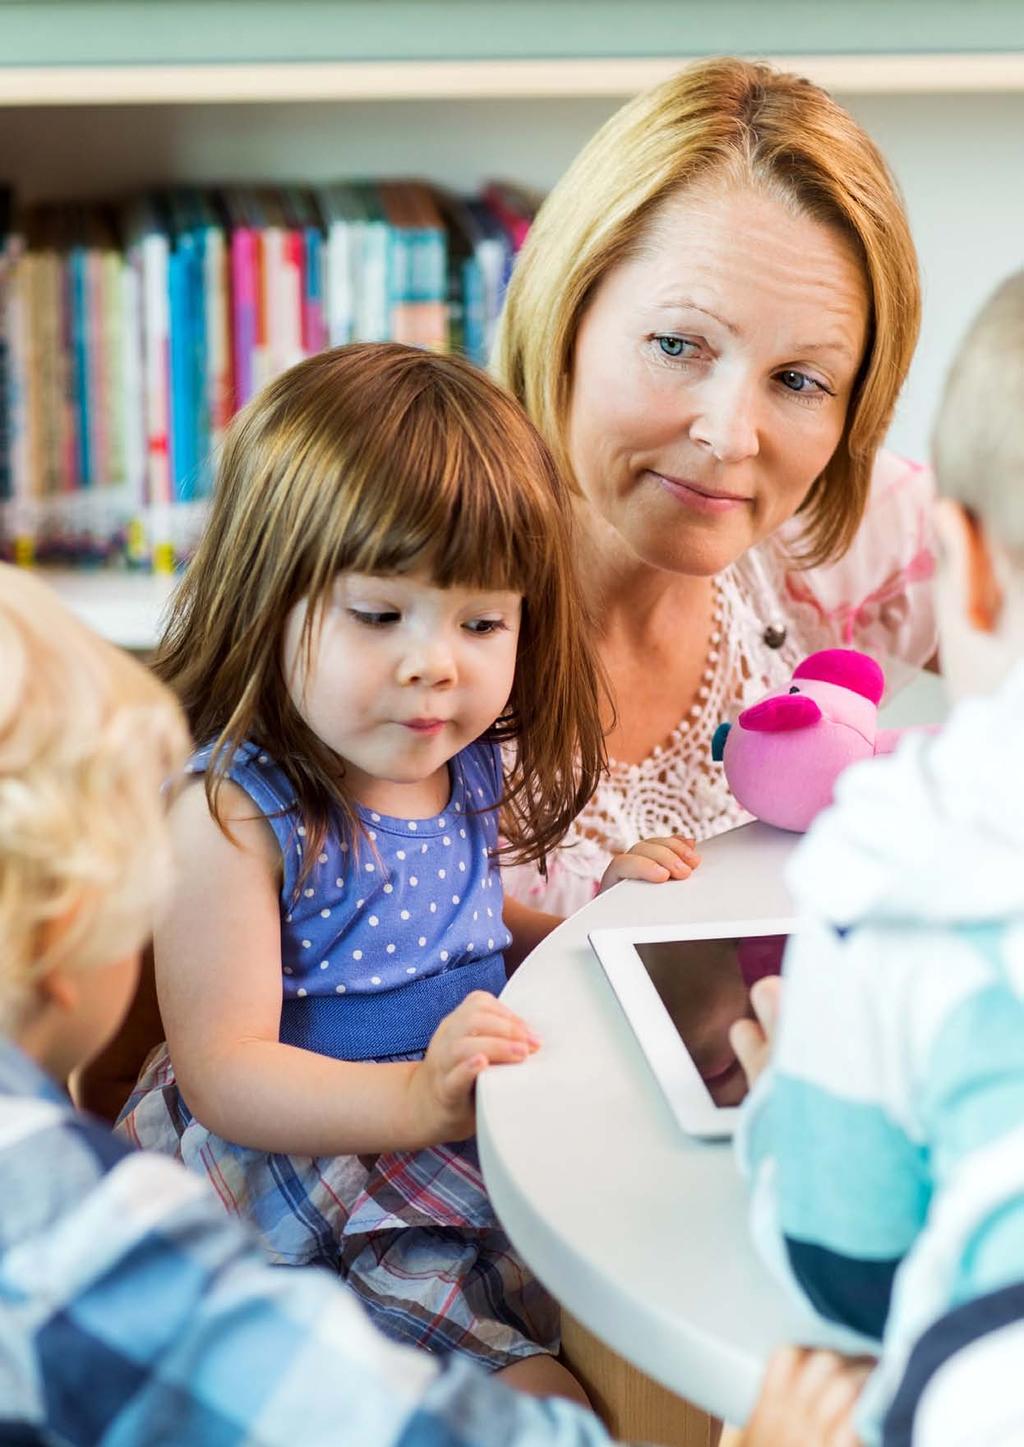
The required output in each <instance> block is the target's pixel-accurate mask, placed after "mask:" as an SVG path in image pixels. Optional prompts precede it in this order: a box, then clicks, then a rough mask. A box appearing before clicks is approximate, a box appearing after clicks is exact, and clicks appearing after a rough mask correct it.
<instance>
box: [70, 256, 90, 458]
mask: <svg viewBox="0 0 1024 1447" xmlns="http://www.w3.org/2000/svg"><path fill="white" fill-rule="evenodd" d="M69 261H70V271H71V357H72V366H73V368H74V398H75V413H76V416H77V420H78V427H77V429H76V431H77V437H76V442H77V444H78V447H77V458H78V483H79V486H80V487H91V486H92V484H93V477H92V472H91V468H90V458H91V455H92V397H91V395H90V392H91V389H90V386H89V351H88V345H87V338H88V334H89V312H88V307H89V291H88V286H87V282H86V253H85V248H84V247H82V246H75V247H72V249H71V255H70V258H69Z"/></svg>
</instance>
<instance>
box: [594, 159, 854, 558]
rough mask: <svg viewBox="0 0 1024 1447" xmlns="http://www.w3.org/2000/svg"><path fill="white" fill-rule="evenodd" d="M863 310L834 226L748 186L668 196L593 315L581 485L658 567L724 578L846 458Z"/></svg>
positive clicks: (850, 261)
mask: <svg viewBox="0 0 1024 1447" xmlns="http://www.w3.org/2000/svg"><path fill="white" fill-rule="evenodd" d="M867 316H868V297H867V292H866V288H865V283H864V277H863V274H862V271H861V267H860V265H859V263H858V261H857V260H856V258H855V257H854V255H853V254H852V251H851V250H850V248H849V246H848V245H847V243H846V242H845V241H844V239H843V238H842V237H841V236H840V235H839V234H838V233H837V232H835V231H834V230H832V229H831V228H829V227H827V226H825V225H823V224H821V223H820V222H817V221H812V220H809V219H808V218H807V217H806V216H800V215H794V214H793V213H792V212H791V211H790V210H788V209H787V208H786V207H785V206H783V205H782V203H781V202H780V201H777V200H774V199H771V198H769V197H767V196H765V195H763V194H761V193H760V192H758V191H756V190H751V189H745V188H739V189H737V188H732V189H725V188H723V187H722V186H721V185H719V186H714V187H704V188H700V189H691V190H687V191H686V192H683V193H680V194H679V195H677V196H675V197H673V198H672V199H671V200H670V201H668V202H667V203H666V204H665V205H664V207H663V208H662V210H661V212H660V213H659V214H658V216H657V217H656V219H655V220H654V222H653V224H652V227H651V231H650V234H649V236H648V238H647V241H646V244H645V245H644V246H643V248H642V249H641V251H640V252H639V253H638V254H637V255H636V256H634V257H632V258H631V259H630V260H627V261H625V262H623V263H622V264H621V265H620V266H618V267H616V268H615V269H614V270H612V271H611V272H610V273H609V274H608V275H607V276H606V277H605V279H604V280H603V282H602V283H601V284H600V285H599V287H598V289H597V291H596V294H595V296H594V299H593V301H592V302H591V304H590V306H589V308H588V309H587V311H586V312H585V313H584V316H583V319H582V322H581V325H580V330H579V335H578V338H577V342H576V350H575V359H574V381H573V395H572V403H571V407H570V415H569V448H570V454H571V457H572V462H573V467H574V470H575V472H576V475H577V478H578V480H579V483H580V486H581V488H582V490H583V492H584V494H585V496H586V497H587V499H588V500H589V501H590V502H591V503H592V504H593V506H594V508H595V509H596V511H597V512H598V513H599V514H600V515H601V516H602V517H603V518H604V519H605V521H606V522H608V523H609V524H610V525H611V526H612V528H614V529H615V530H616V532H618V534H619V535H620V537H621V538H622V540H623V541H624V542H625V543H626V545H627V546H628V547H629V549H630V550H631V551H632V552H633V553H634V554H635V555H636V557H638V558H640V559H641V560H642V561H644V562H646V563H648V564H649V565H651V566H653V567H657V568H662V569H666V570H668V571H670V572H676V573H684V574H689V575H692V576H707V575H709V574H714V573H718V572H720V571H721V570H722V569H723V568H724V567H727V566H728V564H729V563H731V562H733V561H735V559H736V558H738V557H739V556H740V555H741V554H742V553H743V552H745V551H746V549H747V548H749V547H751V546H752V544H754V543H757V542H759V541H760V540H761V539H762V538H765V537H767V536H768V535H769V534H771V533H773V532H775V530H776V529H777V528H778V527H779V526H780V525H781V524H782V523H784V522H785V521H786V520H787V519H788V518H790V517H791V516H792V515H793V514H794V513H795V512H796V510H797V509H798V508H799V506H800V504H801V503H802V502H803V500H804V498H805V497H806V496H807V493H808V491H809V489H810V488H811V486H812V484H813V483H814V481H815V479H816V478H817V477H818V475H819V474H820V473H821V471H822V469H823V468H824V467H825V464H826V463H827V462H828V460H829V458H830V457H831V456H832V454H833V452H834V451H835V448H836V446H837V444H838V442H839V440H840V438H841V436H842V433H843V426H844V422H845V419H846V413H847V407H848V404H849V401H850V395H851V391H852V387H853V383H854V380H855V378H856V375H857V371H858V368H859V366H860V362H861V358H862V355H863V352H864V343H865V335H866V327H867Z"/></svg>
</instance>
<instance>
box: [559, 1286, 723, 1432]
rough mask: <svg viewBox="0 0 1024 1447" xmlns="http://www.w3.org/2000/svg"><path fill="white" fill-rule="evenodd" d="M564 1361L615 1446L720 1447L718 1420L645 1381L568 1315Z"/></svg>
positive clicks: (564, 1315) (564, 1314)
mask: <svg viewBox="0 0 1024 1447" xmlns="http://www.w3.org/2000/svg"><path fill="white" fill-rule="evenodd" d="M562 1360H563V1361H564V1362H565V1364H566V1366H567V1367H568V1368H569V1370H570V1371H571V1372H572V1373H573V1375H574V1376H575V1377H576V1378H577V1379H578V1380H579V1381H580V1382H581V1383H582V1384H583V1387H584V1390H585V1391H586V1393H587V1396H588V1397H589V1398H590V1400H591V1402H592V1404H593V1407H594V1411H595V1412H596V1413H597V1415H598V1416H599V1417H600V1418H601V1420H602V1422H603V1423H604V1424H605V1426H606V1427H607V1428H608V1430H609V1432H611V1434H612V1436H613V1437H615V1438H616V1439H617V1440H619V1441H622V1442H650V1443H658V1444H659V1447H717V1444H718V1440H719V1434H720V1432H721V1428H722V1424H721V1422H719V1420H718V1419H717V1417H709V1416H708V1414H707V1413H706V1412H702V1411H701V1410H700V1408H699V1407H694V1406H691V1405H690V1403H689V1402H686V1401H684V1400H683V1398H682V1397H677V1396H676V1395H675V1393H674V1392H670V1391H669V1390H668V1389H667V1388H666V1387H663V1386H661V1385H660V1384H659V1383H658V1382H655V1381H653V1380H652V1379H651V1378H650V1377H648V1376H645V1375H644V1373H643V1372H642V1371H640V1369H639V1368H638V1367H634V1366H632V1365H631V1364H630V1363H629V1362H627V1361H625V1360H624V1359H623V1358H622V1357H620V1356H618V1355H617V1354H616V1353H615V1352H613V1351H612V1349H611V1347H607V1346H605V1344H604V1343H603V1342H602V1341H599V1340H598V1338H597V1337H596V1336H594V1335H593V1334H592V1333H591V1332H589V1331H587V1329H586V1327H584V1326H581V1325H580V1323H579V1322H578V1321H577V1320H576V1319H575V1317H573V1316H570V1315H569V1313H568V1312H567V1311H564V1310H563V1312H562Z"/></svg>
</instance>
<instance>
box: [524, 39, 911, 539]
mask: <svg viewBox="0 0 1024 1447" xmlns="http://www.w3.org/2000/svg"><path fill="white" fill-rule="evenodd" d="M718 175H722V176H723V177H724V178H725V179H727V180H728V181H731V182H739V183H742V184H748V185H754V186H759V187H763V188H765V189H767V190H768V192H769V194H772V195H774V196H777V197H779V198H780V199H781V200H783V201H785V202H787V203H788V204H791V205H793V206H795V207H797V208H798V209H799V211H800V212H801V213H803V214H806V215H808V216H810V217H811V218H813V219H814V220H817V221H820V222H822V223H824V224H825V225H828V226H831V227H834V228H835V230H836V231H837V232H838V233H839V234H840V235H842V236H843V237H844V238H846V240H847V241H848V242H849V244H850V245H851V247H852V248H853V251H854V253H855V254H856V256H857V257H858V258H859V260H860V263H861V266H862V267H863V272H864V278H865V282H866V285H867V291H868V297H869V307H870V310H869V317H868V336H867V344H866V348H865V355H864V358H863V361H862V364H861V367H860V371H859V374H858V377H857V380H856V384H855V387H854V391H853V395H852V397H851V399H850V406H849V411H848V413H847V418H846V426H845V429H844V432H843V436H842V438H841V440H840V442H839V445H838V447H837V448H836V450H835V452H834V454H833V455H832V458H831V459H830V461H829V462H828V465H827V466H826V467H825V469H824V471H823V472H822V473H821V475H820V477H818V478H817V479H816V481H815V483H814V485H813V486H812V488H811V490H810V492H809V494H808V496H807V498H806V500H805V502H804V504H803V508H802V514H803V517H804V521H805V524H806V526H805V544H806V548H805V561H806V562H807V563H809V564H810V563H816V562H824V561H825V560H826V559H831V558H836V557H840V556H841V555H842V554H843V553H844V552H845V551H846V549H847V548H848V547H849V545H850V543H851V542H852V540H853V537H854V534H855V533H856V531H857V528H858V526H859V524H860V521H861V518H862V516H863V513H864V507H865V504H866V501H867V496H868V490H869V487H870V481H871V468H872V464H873V462H874V458H875V454H876V452H877V450H878V448H879V446H880V444H881V442H882V439H883V438H884V436H885V433H886V430H887V428H888V426H889V421H890V418H891V416H892V411H893V407H894V406H895V402H896V398H897V396H898V394H899V391H900V388H901V387H902V385H903V382H904V379H905V377H906V374H907V370H908V368H909V366H910V360H911V357H912V356H913V352H914V346H915V343H916V340H917V333H918V327H919V323H920V305H921V304H920V286H919V281H918V270H917V256H916V253H915V251H914V245H913V241H912V240H911V236H910V230H909V227H908V224H907V218H906V214H905V212H904V209H903V203H902V201H901V199H900V195H899V192H898V189H897V187H896V183H895V181H894V180H893V177H892V175H891V173H890V172H889V169H888V167H887V166H886V164H885V161H884V160H883V158H882V156H881V154H880V153H879V151H878V149H877V148H876V147H875V145H874V144H873V142H872V141H871V140H870V138H869V137H868V136H867V135H866V134H865V132H864V131H863V130H862V129H861V127H860V126H859V125H858V124H857V123H856V121H854V120H853V118H852V117H851V116H850V115H849V114H848V113H847V112H846V111H845V110H843V108H842V106H840V105H838V104H837V103H836V101H834V100H833V99H832V97H831V96H829V95H828V94H827V93H826V92H825V91H823V90H821V89H819V87H818V86H816V85H812V84H811V82H810V81H808V80H804V79H802V78H801V77H799V76H796V75H787V74H783V73H781V72H779V71H777V70H774V69H772V67H771V66H769V65H764V64H761V63H753V62H748V61H743V60H733V59H728V58H722V59H713V60H705V61H700V62H698V63H697V64H695V65H692V66H689V67H688V68H687V69H686V70H683V71H681V72H680V73H679V74H678V75H675V76H673V77H671V78H670V79H669V80H667V81H665V82H664V83H663V84H662V85H659V86H657V87H655V88H654V89H653V90H650V91H648V92H646V93H645V94H643V95H640V96H637V97H636V98H635V99H634V100H632V101H630V102H629V103H628V104H627V105H625V106H623V107H622V109H621V110H619V111H618V112H617V113H616V114H615V115H614V116H612V117H611V119H610V120H609V121H607V122H606V124H605V125H604V126H603V127H602V128H601V129H600V130H599V131H598V133H597V134H596V135H595V136H594V137H593V139H592V140H591V141H590V142H589V143H588V144H587V145H586V146H585V147H584V149H583V150H582V151H581V152H580V154H579V156H578V157H577V158H576V160H575V161H574V162H573V164H572V166H570V168H569V170H568V171H567V172H566V174H565V175H564V176H563V177H562V179H561V181H560V182H559V183H558V185H557V186H556V187H555V189H554V190H553V191H552V192H551V194H550V195H549V196H548V198H547V200H546V201H545V203H544V205H543V206H542V207H541V210H540V213H539V214H538V216H537V219H536V221H535V222H534V224H533V226H532V227H531V229H530V234H529V236H528V238H527V241H526V244H525V246H524V248H523V250H522V252H521V254H520V256H519V258H518V262H517V265H516V269H515V272H514V273H513V277H512V282H511V285H510V286H509V291H508V295H507V298H506V302H505V310H504V314H503V318H502V324H501V329H500V333H499V338H498V342H497V346H496V356H495V370H496V373H497V375H498V376H499V377H500V379H501V380H502V381H503V382H504V383H505V385H506V386H508V387H509V389H510V390H511V391H512V392H514V394H515V395H516V396H517V397H518V398H519V400H520V401H521V402H522V403H523V405H524V406H525V407H526V410H527V411H528V412H529V414H530V416H531V417H532V418H533V420H534V422H536V424H537V426H538V427H539V428H540V430H541V432H542V433H543V435H544V437H545V438H546V439H547V441H548V443H549V445H550V446H551V448H552V449H553V451H554V453H555V456H556V459H557V461H558V462H559V464H560V466H561V467H562V469H563V471H564V472H565V474H566V476H567V477H569V478H571V477H572V476H573V471H572V463H571V459H570V457H569V455H568V440H567V422H568V415H569V403H570V399H571V395H572V380H573V379H572V370H573V351H574V347H575V343H576V334H577V331H578V328H579V325H580V320H581V318H582V316H583V313H584V311H585V309H586V307H587V305H588V304H589V302H590V300H591V298H592V297H593V296H594V294H595V291H596V289H597V287H598V286H599V285H600V283H601V281H602V280H603V279H604V277H605V276H606V275H607V274H608V273H609V272H610V271H611V270H612V268H613V267H615V266H616V265H618V264H619V263H620V262H622V261H624V260H626V259H627V258H628V257H630V256H633V255H635V254H636V253H637V251H638V250H639V249H640V248H641V247H642V246H643V245H644V243H645V241H646V240H647V238H648V236H649V234H650V228H651V225H652V223H653V221H654V219H655V216H656V213H657V211H658V208H659V207H660V206H661V205H662V204H663V203H664V202H665V201H666V200H667V199H668V198H669V197H670V196H672V195H673V194H674V193H676V192H678V191H680V190H682V189H684V188H686V187H687V186H690V185H692V184H694V183H695V182H697V181H705V180H708V179H711V178H712V177H715V176H718Z"/></svg>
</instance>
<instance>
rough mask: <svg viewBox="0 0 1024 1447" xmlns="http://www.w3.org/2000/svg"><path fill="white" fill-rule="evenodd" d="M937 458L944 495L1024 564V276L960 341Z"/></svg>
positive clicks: (999, 293) (935, 444)
mask: <svg viewBox="0 0 1024 1447" xmlns="http://www.w3.org/2000/svg"><path fill="white" fill-rule="evenodd" d="M932 453H933V456H934V459H935V473H936V478H937V481H938V485H939V491H940V492H941V493H942V494H943V496H944V497H950V498H953V499H954V501H956V502H959V503H962V504H963V506H964V507H966V508H969V509H970V511H971V512H973V513H974V514H975V515H976V516H977V517H978V518H979V520H980V521H981V522H982V523H983V524H984V525H985V529H986V531H987V532H988V533H989V535H990V536H991V537H992V538H993V539H994V540H995V541H996V542H998V543H1001V544H1002V546H1003V547H1004V548H1005V549H1006V550H1007V551H1008V552H1009V553H1010V554H1011V555H1012V556H1013V557H1014V558H1015V559H1017V560H1020V561H1021V562H1022V563H1024V271H1018V272H1016V273H1015V274H1014V275H1013V276H1011V277H1009V278H1008V279H1007V280H1006V281H1004V282H1003V283H1002V285H1001V286H1000V287H998V288H997V290H996V291H995V293H994V294H993V295H992V296H991V297H989V299H988V301H987V302H986V303H985V305H984V306H983V307H982V309H981V311H980V312H979V313H978V315H977V316H976V317H975V319H974V321H973V322H972V323H971V326H970V329H969V330H968V332H967V335H966V337H965V338H964V340H963V342H962V343H961V344H960V347H959V348H958V350H957V352H956V355H955V357H954V358H953V362H952V364H951V366H950V370H949V376H948V379H947V381H946V389H945V392H944V393H943V398H942V405H941V407H940V408H939V415H938V420H937V422H936V424H935V434H934V437H933V438H932Z"/></svg>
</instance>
